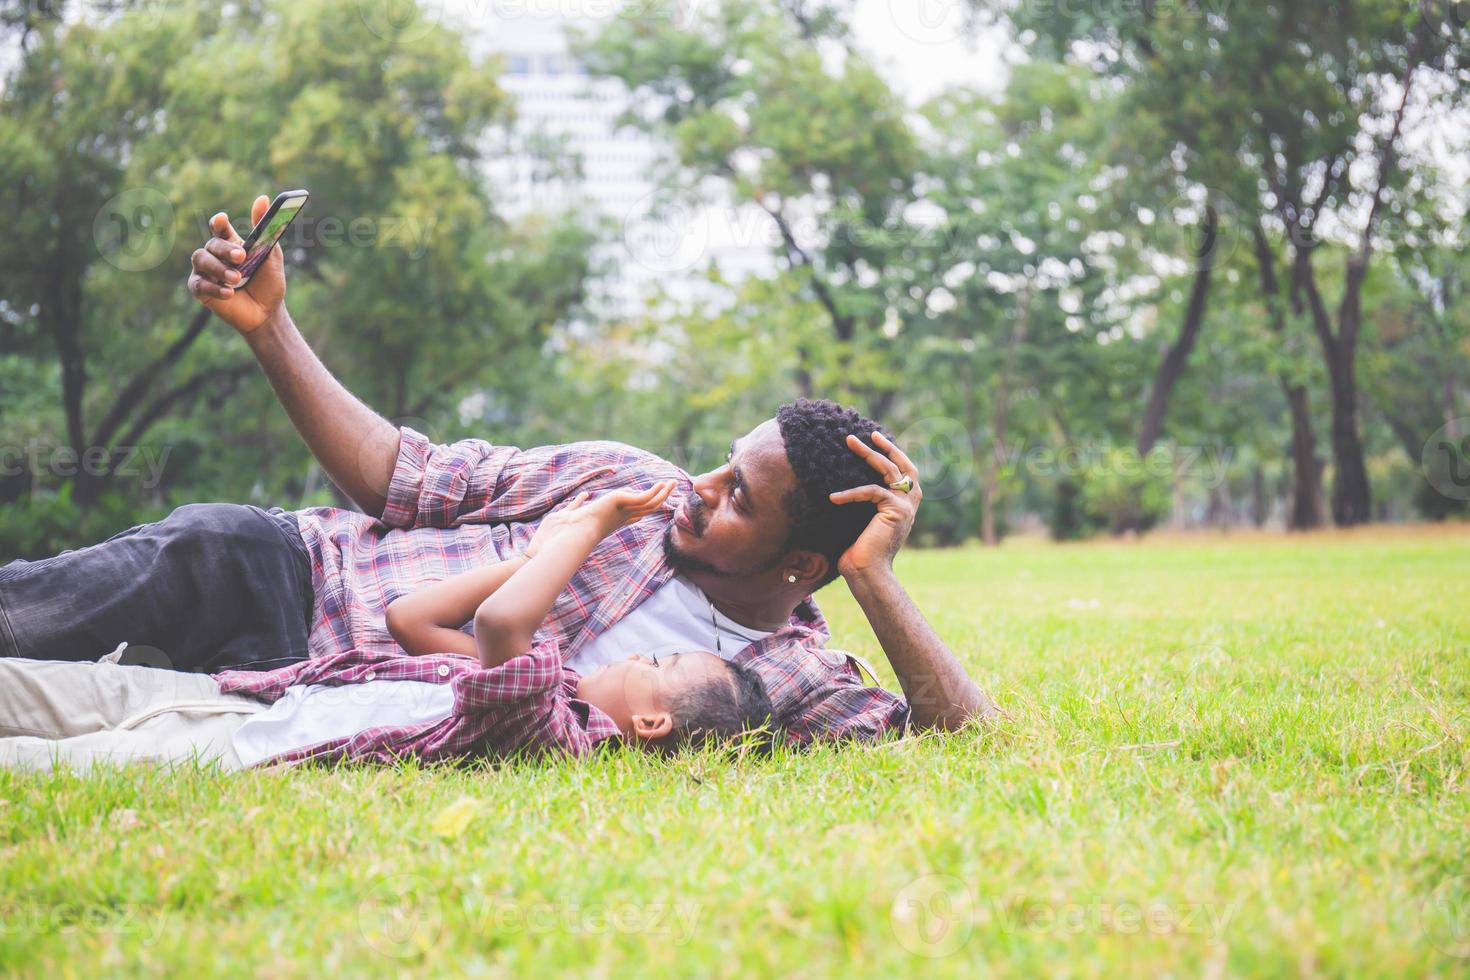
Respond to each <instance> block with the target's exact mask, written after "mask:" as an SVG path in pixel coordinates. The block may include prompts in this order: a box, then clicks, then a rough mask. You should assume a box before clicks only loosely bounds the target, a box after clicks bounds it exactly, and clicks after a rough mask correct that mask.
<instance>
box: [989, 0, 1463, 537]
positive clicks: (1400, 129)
mask: <svg viewBox="0 0 1470 980" xmlns="http://www.w3.org/2000/svg"><path fill="white" fill-rule="evenodd" d="M1455 9H1456V8H1455V5H1453V4H1444V3H1436V2H1420V0H1394V2H1379V0H1375V2H1373V3H1353V2H1349V3H1343V2H1339V0H1331V2H1328V0H1320V2H1294V3H1290V4H1283V3H1278V2H1275V0H1258V2H1252V3H1247V4H1233V5H1230V6H1229V7H1228V8H1226V7H1215V6H1212V5H1204V4H1199V5H1196V4H1194V3H1182V4H1177V5H1170V6H1168V7H1163V6H1155V5H1150V4H1145V5H1140V6H1138V7H1130V8H1120V9H1119V10H1118V11H1116V15H1115V16H1112V17H1110V18H1108V19H1106V20H1103V19H1099V18H1095V17H1093V16H1091V13H1090V12H1088V11H1084V10H1082V9H1081V8H1067V7H1060V8H1059V7H1056V6H1055V5H1046V6H1045V7H1041V6H1039V5H1038V6H1037V7H1026V6H1023V7H1022V8H1021V12H1020V13H1019V14H1018V22H1019V23H1020V24H1021V25H1023V26H1024V27H1028V28H1034V29H1035V31H1036V32H1037V33H1036V35H1035V36H1036V38H1037V42H1038V44H1041V45H1042V46H1044V47H1047V48H1049V49H1050V50H1054V51H1060V52H1070V53H1071V54H1072V55H1073V56H1074V57H1076V58H1077V59H1078V60H1081V61H1084V62H1086V63H1087V64H1089V65H1090V66H1091V67H1092V68H1093V69H1094V70H1095V71H1097V72H1098V73H1099V74H1100V75H1104V76H1108V77H1112V78H1117V79H1120V80H1122V81H1123V82H1124V83H1125V84H1126V85H1127V87H1128V90H1129V92H1130V93H1131V95H1132V97H1133V99H1134V100H1135V103H1136V105H1137V106H1138V108H1139V109H1140V111H1142V112H1145V113H1147V114H1148V115H1149V117H1151V118H1156V119H1160V120H1163V122H1164V128H1165V130H1166V131H1167V132H1168V133H1169V135H1170V137H1171V139H1172V140H1173V142H1174V144H1175V150H1176V152H1177V153H1178V154H1179V157H1180V159H1181V160H1183V161H1184V162H1185V164H1186V165H1187V166H1188V167H1189V168H1190V170H1191V172H1192V173H1193V174H1194V175H1195V176H1196V178H1197V179H1199V180H1201V181H1202V182H1203V183H1205V184H1206V185H1207V186H1212V187H1218V188H1220V189H1222V190H1229V189H1231V188H1241V187H1245V188H1246V189H1247V192H1246V193H1244V194H1241V195H1239V196H1238V197H1236V198H1235V199H1234V200H1235V204H1236V207H1237V208H1238V209H1239V210H1240V211H1241V212H1242V216H1243V219H1244V220H1245V222H1246V225H1245V227H1246V228H1247V229H1249V233H1250V234H1251V235H1252V237H1256V236H1257V233H1258V231H1259V233H1260V235H1261V236H1263V238H1264V243H1265V245H1266V246H1268V247H1269V248H1270V249H1271V250H1272V252H1273V254H1276V250H1278V249H1284V250H1285V252H1286V257H1285V260H1284V263H1283V264H1284V267H1285V269H1286V273H1287V275H1286V281H1285V285H1284V286H1282V285H1280V284H1279V282H1277V281H1276V280H1275V279H1274V273H1273V275H1272V277H1269V278H1268V276H1267V275H1266V273H1265V272H1264V271H1263V273H1262V288H1263V289H1266V288H1268V286H1271V285H1273V284H1275V285H1276V288H1278V289H1280V290H1282V291H1284V292H1285V294H1286V295H1287V297H1288V298H1289V299H1290V302H1291V303H1292V304H1293V305H1294V306H1295V307H1299V308H1300V309H1302V311H1303V313H1304V316H1305V318H1306V319H1307V321H1308V322H1309V324H1310V326H1311V329H1312V331H1313V332H1314V334H1315V335H1316V337H1317V339H1318V342H1319V345H1320V349H1321V353H1322V359H1323V362H1324V365H1325V367H1326V369H1327V376H1328V379H1329V395H1330V404H1331V413H1332V424H1331V445H1332V455H1333V462H1334V479H1333V492H1332V511H1333V517H1334V520H1335V521H1336V522H1337V523H1339V524H1343V525H1348V524H1355V523H1359V522H1361V521H1365V520H1368V519H1369V518H1370V516H1371V490H1370V487H1369V484H1368V478H1367V471H1366V467H1365V465H1364V462H1363V446H1362V440H1361V436H1360V434H1359V418H1358V415H1359V411H1358V409H1359V406H1358V392H1357V375H1356V358H1357V352H1358V346H1359V341H1360V337H1361V334H1362V331H1363V328H1364V323H1363V315H1362V295H1363V286H1364V282H1365V279H1366V277H1367V275H1368V271H1369V268H1370V264H1371V261H1372V258H1373V255H1374V252H1375V250H1376V249H1377V247H1378V241H1379V237H1380V235H1381V232H1382V230H1381V222H1382V220H1383V216H1384V215H1385V214H1386V213H1389V212H1398V213H1402V212H1403V211H1405V210H1406V209H1408V208H1411V207H1412V206H1413V205H1414V204H1415V203H1416V201H1415V197H1416V194H1417V193H1418V192H1419V191H1420V190H1421V189H1422V188H1423V187H1424V186H1426V185H1427V184H1428V183H1429V182H1430V181H1431V180H1432V174H1431V173H1430V171H1431V170H1432V167H1431V166H1430V165H1429V163H1428V162H1427V161H1425V160H1423V159H1419V158H1416V157H1414V156H1411V155H1409V154H1407V153H1406V152H1405V145H1406V144H1405V140H1404V137H1405V135H1406V127H1408V126H1410V125H1414V124H1420V125H1425V124H1428V123H1427V120H1430V119H1432V118H1434V117H1435V116H1436V114H1437V113H1439V112H1442V111H1445V110H1446V109H1448V108H1452V107H1454V106H1456V105H1459V104H1461V103H1462V102H1463V97H1464V94H1465V92H1466V87H1467V81H1466V79H1465V77H1464V72H1463V68H1462V66H1463V64H1464V62H1465V51H1464V32H1463V25H1462V24H1458V23H1457V21H1456V20H1455V19H1454V16H1453V14H1454V11H1455ZM1078 41H1082V42H1086V43H1085V44H1077V45H1075V46H1074V42H1078ZM1416 95H1417V96H1418V99H1419V101H1418V102H1413V101H1412V99H1413V98H1414V97H1415V96H1416ZM1411 107H1412V108H1413V109H1414V110H1415V111H1414V112H1411V111H1410V110H1411ZM1257 242H1258V248H1259V247H1261V239H1258V240H1257ZM1334 242H1335V243H1336V244H1337V245H1338V246H1339V252H1338V254H1340V255H1341V257H1342V261H1343V263H1344V274H1343V283H1342V287H1341V290H1340V294H1339V296H1338V298H1337V301H1336V303H1335V309H1334V304H1332V303H1331V302H1330V301H1329V299H1328V297H1327V296H1326V295H1325V293H1324V291H1323V288H1322V285H1321V282H1320V276H1321V273H1320V270H1319V266H1318V262H1317V261H1316V256H1317V255H1318V254H1319V253H1321V252H1323V251H1324V245H1328V244H1331V243H1334ZM1329 251H1331V249H1329ZM1280 262H1282V260H1281V259H1277V260H1275V261H1273V263H1272V265H1275V264H1277V263H1280ZM1262 268H1263V270H1264V269H1265V268H1266V267H1265V266H1264V265H1263V266H1262ZM1293 397H1296V396H1294V395H1292V394H1291V393H1290V392H1288V398H1289V399H1291V398H1293ZM1296 407H1298V406H1294V408H1293V416H1294V417H1295V415H1296ZM1296 435H1297V436H1298V437H1299V436H1301V435H1302V433H1300V432H1298V433H1297V434H1296ZM1303 466H1304V461H1302V460H1300V459H1299V462H1298V470H1299V472H1298V480H1299V482H1301V481H1303V478H1304V476H1307V475H1308V474H1303V473H1302V472H1300V471H1301V469H1302V468H1303Z"/></svg>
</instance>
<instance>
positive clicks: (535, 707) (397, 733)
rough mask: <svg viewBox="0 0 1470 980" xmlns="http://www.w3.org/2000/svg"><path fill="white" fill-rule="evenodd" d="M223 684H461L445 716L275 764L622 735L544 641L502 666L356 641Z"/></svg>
mask: <svg viewBox="0 0 1470 980" xmlns="http://www.w3.org/2000/svg"><path fill="white" fill-rule="evenodd" d="M214 678H215V680H216V681H217V682H218V683H219V687H220V690H221V691H222V692H225V693H228V694H242V695H245V696H246V697H252V698H256V699H258V700H261V701H265V702H267V703H270V704H273V703H275V702H276V701H278V700H280V699H281V698H282V697H284V696H285V694H286V690H287V688H290V687H292V686H295V685H308V684H326V685H329V686H333V687H340V686H343V685H348V684H361V683H364V682H367V681H374V680H381V681H425V682H427V683H430V684H450V685H453V687H454V709H453V710H452V711H451V712H450V714H449V716H448V717H447V718H443V719H441V720H439V721H435V722H429V723H428V724H422V725H408V726H400V727H390V726H384V727H377V728H369V729H366V730H364V731H361V732H358V733H357V734H356V735H351V736H348V737H345V738H337V739H331V740H329V741H326V742H322V743H320V744H318V745H312V746H306V747H304V748H300V749H295V750H293V751H290V752H286V753H283V754H281V755H278V756H276V757H274V758H272V759H270V760H269V762H272V763H297V762H304V761H306V760H308V759H313V760H318V761H325V762H335V761H342V760H351V761H359V762H361V761H368V762H383V763H388V762H392V761H394V760H395V759H402V758H409V757H416V758H418V759H421V760H423V761H425V762H434V761H438V760H441V759H454V758H461V757H464V756H470V755H491V756H496V757H503V756H507V755H512V754H514V753H516V752H519V751H526V752H530V753H533V754H534V753H542V752H552V753H565V754H567V755H570V756H575V757H579V758H580V757H581V756H585V755H587V754H588V753H589V752H591V751H592V748H593V746H595V745H597V744H598V743H599V742H602V741H604V740H605V739H609V738H617V737H619V734H620V733H619V732H618V728H617V725H615V724H613V720H612V719H611V718H609V717H608V716H607V714H605V713H604V712H603V711H602V710H601V709H599V708H597V707H594V706H593V705H590V704H588V703H587V702H586V701H581V700H578V699H577V696H576V695H577V672H576V671H574V670H572V669H571V668H569V667H566V666H564V665H563V664H562V659H561V652H560V650H559V649H558V648H557V645H556V644H555V643H553V642H548V643H540V644H537V645H536V646H535V647H534V648H532V649H531V651H530V652H529V653H524V654H522V655H521V656H519V657H515V658H514V659H511V660H508V661H506V662H505V663H503V664H501V665H500V666H499V667H490V668H485V667H481V666H480V664H479V661H477V660H475V659H474V658H472V657H465V656H461V655H460V654H455V653H441V654H432V655H430V656H426V657H410V656H408V655H407V654H404V653H402V652H401V651H400V652H398V653H391V654H385V653H373V652H370V651H366V650H349V651H347V652H346V653H338V654H333V655H331V656H327V657H320V658H317V659H314V660H303V661H301V662H300V663H295V664H291V665H290V666H288V667H280V668H278V669H276V670H268V671H251V670H227V671H223V672H221V673H219V674H215V675H214Z"/></svg>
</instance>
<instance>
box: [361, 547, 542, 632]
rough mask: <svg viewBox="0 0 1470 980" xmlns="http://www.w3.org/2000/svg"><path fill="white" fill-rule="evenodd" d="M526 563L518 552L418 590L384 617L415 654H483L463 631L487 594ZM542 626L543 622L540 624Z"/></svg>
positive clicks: (389, 628)
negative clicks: (514, 555)
mask: <svg viewBox="0 0 1470 980" xmlns="http://www.w3.org/2000/svg"><path fill="white" fill-rule="evenodd" d="M525 563H526V559H525V558H524V557H523V556H520V555H517V556H516V557H514V558H510V559H507V560H506V561H498V562H495V563H494V564H492V565H486V566H485V567H483V568H475V569H472V570H470V571H468V572H464V573H462V574H459V575H455V576H453V577H451V578H447V579H445V580H444V581H442V582H435V583H434V584H433V585H427V586H425V587H424V588H422V589H416V590H415V591H413V592H410V593H409V594H408V595H405V596H401V597H400V598H398V599H395V600H394V601H393V602H391V603H389V604H388V609H387V611H386V613H385V615H384V618H385V619H386V620H387V622H388V632H389V633H392V634H393V639H395V640H397V641H398V645H399V646H401V647H403V649H404V650H405V651H406V652H407V653H409V654H411V655H412V656H415V657H421V656H423V655H424V654H428V653H462V654H464V655H465V656H467V657H474V656H478V655H479V649H478V647H476V646H475V640H474V638H473V637H471V636H467V635H465V634H464V633H463V632H461V631H460V627H461V626H463V625H464V624H465V623H468V622H469V621H470V620H471V619H472V618H473V617H474V615H475V609H476V608H477V607H478V606H479V605H480V603H482V602H484V601H485V597H486V596H488V595H490V594H491V593H493V592H494V591H495V590H496V589H498V588H500V587H501V586H502V585H504V584H505V582H506V580H507V579H509V578H510V577H511V576H512V575H514V574H515V572H516V569H518V568H520V567H521V566H522V565H524V564H525ZM538 625H539V623H538Z"/></svg>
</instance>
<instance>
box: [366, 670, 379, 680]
mask: <svg viewBox="0 0 1470 980" xmlns="http://www.w3.org/2000/svg"><path fill="white" fill-rule="evenodd" d="M377 676H378V672H377V671H376V670H370V671H368V672H367V678H366V679H367V680H370V681H371V680H376V679H377Z"/></svg>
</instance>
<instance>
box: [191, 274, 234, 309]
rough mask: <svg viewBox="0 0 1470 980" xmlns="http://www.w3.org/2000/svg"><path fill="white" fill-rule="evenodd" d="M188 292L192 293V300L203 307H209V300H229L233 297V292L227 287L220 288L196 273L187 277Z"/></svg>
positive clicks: (215, 283)
mask: <svg viewBox="0 0 1470 980" xmlns="http://www.w3.org/2000/svg"><path fill="white" fill-rule="evenodd" d="M189 292H191V293H193V294H194V298H195V299H197V300H199V302H201V303H203V304H204V305H205V306H208V305H209V302H210V300H216V299H229V298H230V297H231V296H234V295H235V291H234V290H233V289H231V288H230V287H229V286H221V285H220V284H219V283H217V282H214V281H213V280H210V279H206V278H204V277H203V276H201V275H200V274H199V273H197V272H195V273H193V274H192V275H190V276H189Z"/></svg>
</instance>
